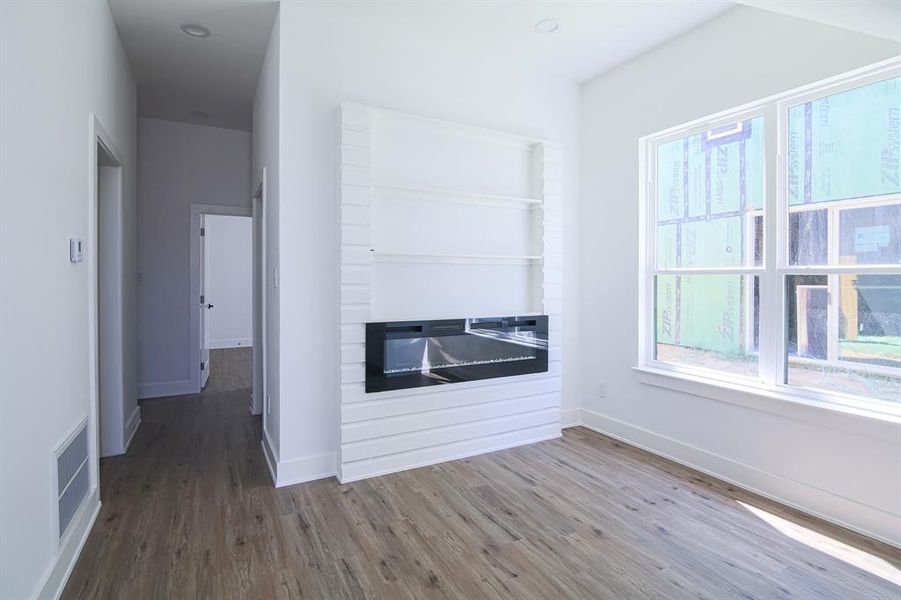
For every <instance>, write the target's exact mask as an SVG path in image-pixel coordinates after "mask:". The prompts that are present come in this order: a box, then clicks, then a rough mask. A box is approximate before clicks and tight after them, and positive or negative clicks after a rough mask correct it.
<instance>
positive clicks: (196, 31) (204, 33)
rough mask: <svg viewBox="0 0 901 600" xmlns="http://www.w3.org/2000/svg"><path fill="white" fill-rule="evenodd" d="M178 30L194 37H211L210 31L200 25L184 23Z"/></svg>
mask: <svg viewBox="0 0 901 600" xmlns="http://www.w3.org/2000/svg"><path fill="white" fill-rule="evenodd" d="M178 28H179V29H181V30H182V31H184V32H185V33H187V34H188V35H190V36H192V37H198V38H205V37H210V30H209V29H207V28H206V27H204V26H203V25H201V24H200V23H182V24H181V25H179V26H178Z"/></svg>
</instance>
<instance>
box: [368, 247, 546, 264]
mask: <svg viewBox="0 0 901 600" xmlns="http://www.w3.org/2000/svg"><path fill="white" fill-rule="evenodd" d="M371 253H372V260H373V262H387V263H411V264H437V263H447V264H460V265H472V264H486V265H531V264H540V263H541V261H542V257H541V256H533V255H519V256H502V255H496V254H419V253H400V252H377V251H375V250H372V251H371Z"/></svg>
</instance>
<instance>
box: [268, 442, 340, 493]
mask: <svg viewBox="0 0 901 600" xmlns="http://www.w3.org/2000/svg"><path fill="white" fill-rule="evenodd" d="M261 444H262V446H263V457H264V458H265V459H266V466H267V467H268V468H269V475H270V476H271V477H272V483H273V484H275V487H277V488H278V487H285V486H286V485H295V484H297V483H305V482H307V481H314V480H316V479H324V478H326V477H334V475H335V471H336V469H335V467H336V465H337V459H338V456H337V454H335V453H334V452H328V453H326V454H317V455H312V456H302V457H300V458H295V459H292V460H285V461H282V460H280V459H279V456H278V452H276V451H275V448H274V447H273V446H272V440H270V439H269V434H268V432H264V433H263V440H262V442H261Z"/></svg>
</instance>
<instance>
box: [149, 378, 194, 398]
mask: <svg viewBox="0 0 901 600" xmlns="http://www.w3.org/2000/svg"><path fill="white" fill-rule="evenodd" d="M195 385H196V384H195V383H194V382H193V381H191V380H190V379H187V380H185V381H162V382H157V383H139V384H138V398H140V399H141V400H146V399H148V398H164V397H166V396H184V395H185V394H196V393H197V388H196V387H195Z"/></svg>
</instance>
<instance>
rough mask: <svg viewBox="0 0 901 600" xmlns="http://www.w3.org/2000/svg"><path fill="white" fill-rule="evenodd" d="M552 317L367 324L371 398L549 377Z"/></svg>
mask: <svg viewBox="0 0 901 600" xmlns="http://www.w3.org/2000/svg"><path fill="white" fill-rule="evenodd" d="M547 347H548V336H547V316H546V315H540V316H529V317H494V318H470V319H447V320H440V321H399V322H390V323H367V324H366V392H382V391H387V390H399V389H404V388H412V387H421V386H427V385H440V384H445V383H458V382H461V381H474V380H478V379H490V378H494V377H508V376H511V375H523V374H527V373H540V372H543V371H547Z"/></svg>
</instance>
